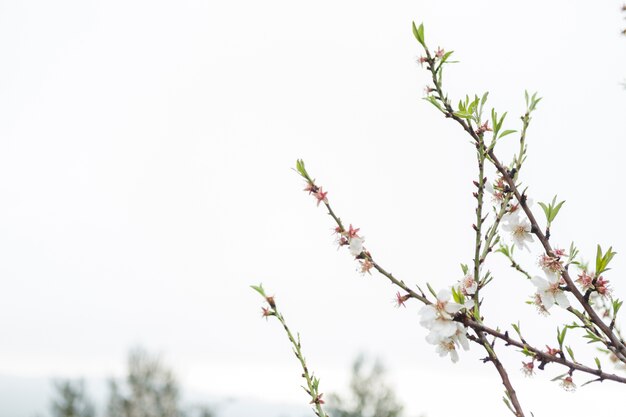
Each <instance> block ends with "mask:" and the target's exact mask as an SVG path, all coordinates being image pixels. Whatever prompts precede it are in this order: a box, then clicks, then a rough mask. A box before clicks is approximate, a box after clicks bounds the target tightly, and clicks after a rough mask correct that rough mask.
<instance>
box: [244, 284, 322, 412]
mask: <svg viewBox="0 0 626 417" xmlns="http://www.w3.org/2000/svg"><path fill="white" fill-rule="evenodd" d="M250 287H251V288H252V289H253V290H255V291H256V292H258V293H259V294H260V295H261V296H262V297H263V298H264V299H265V301H266V302H267V304H268V307H263V308H262V311H263V317H266V318H267V317H276V319H278V321H279V322H280V324H282V325H283V328H284V329H285V332H286V333H287V337H288V338H289V341H290V342H291V344H292V345H293V353H294V354H295V355H296V357H297V358H298V360H299V361H300V366H301V367H302V377H303V378H304V379H305V380H306V384H307V387H302V388H303V389H304V391H305V392H306V393H307V394H309V395H310V396H311V402H310V403H309V404H313V411H314V412H315V414H316V415H317V416H318V417H328V414H326V413H325V412H324V410H323V408H322V404H324V400H323V399H322V396H323V395H324V394H323V393H320V392H319V384H320V380H319V378H317V377H315V375H313V373H309V368H308V367H307V365H306V360H305V359H304V355H303V354H302V345H301V343H300V335H299V334H298V335H297V339H296V338H294V337H293V335H292V333H291V330H289V327H287V323H286V322H285V318H284V317H283V315H282V314H281V313H280V312H279V311H278V307H276V300H275V299H274V297H273V296H267V295H266V294H265V290H264V289H263V285H262V284H259V285H251V286H250Z"/></svg>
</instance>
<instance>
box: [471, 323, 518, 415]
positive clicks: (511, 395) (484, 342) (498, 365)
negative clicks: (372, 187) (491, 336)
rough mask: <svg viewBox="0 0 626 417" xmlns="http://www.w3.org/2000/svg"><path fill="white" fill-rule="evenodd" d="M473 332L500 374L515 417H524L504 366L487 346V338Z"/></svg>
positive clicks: (494, 352) (488, 345)
mask: <svg viewBox="0 0 626 417" xmlns="http://www.w3.org/2000/svg"><path fill="white" fill-rule="evenodd" d="M474 330H475V331H476V334H477V335H478V338H479V340H480V342H481V343H482V345H483V347H484V348H485V350H486V351H487V354H488V355H489V360H490V361H491V363H493V366H495V368H496V370H497V371H498V374H500V379H501V380H502V384H503V385H504V388H505V389H506V392H507V393H508V397H509V399H510V400H511V404H512V405H513V408H514V409H515V415H516V417H524V410H522V406H521V404H520V403H519V400H518V399H517V393H516V392H515V389H514V388H513V384H511V380H510V379H509V374H508V373H507V372H506V369H504V366H503V365H502V362H500V359H498V356H497V355H496V351H495V350H494V349H493V347H492V346H491V345H490V344H489V341H488V340H487V338H486V337H485V334H484V333H483V332H482V331H480V330H476V329H474Z"/></svg>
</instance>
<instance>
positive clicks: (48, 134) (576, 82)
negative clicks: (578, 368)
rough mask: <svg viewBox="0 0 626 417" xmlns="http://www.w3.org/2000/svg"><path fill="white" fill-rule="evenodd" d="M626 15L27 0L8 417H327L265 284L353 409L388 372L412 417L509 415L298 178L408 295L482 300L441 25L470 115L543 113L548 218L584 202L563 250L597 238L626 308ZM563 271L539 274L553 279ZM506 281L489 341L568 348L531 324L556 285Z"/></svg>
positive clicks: (531, 164) (17, 83)
mask: <svg viewBox="0 0 626 417" xmlns="http://www.w3.org/2000/svg"><path fill="white" fill-rule="evenodd" d="M621 8H622V4H621V3H620V2H617V1H607V2H582V1H574V2H572V1H554V2H543V1H537V0H530V1H526V2H523V3H519V2H517V3H513V2H499V1H487V0H477V1H472V2H438V1H411V2H409V1H399V2H392V3H389V2H387V3H384V4H383V3H382V2H368V1H359V2H357V1H343V2H330V1H318V2H315V3H311V2H294V1H266V2H255V1H231V2H214V1H191V0H190V1H186V0H183V1H176V2H173V1H170V2H167V1H108V2H99V1H88V0H80V1H78V0H76V1H57V2H47V1H0V56H1V57H2V65H0V196H1V198H0V201H1V204H0V282H1V283H2V287H1V290H0V335H1V336H0V415H2V416H9V417H34V416H55V417H56V416H60V415H63V414H55V413H62V410H63V409H64V408H63V407H66V408H65V409H67V404H74V405H75V406H76V409H79V410H82V411H81V412H82V413H83V414H82V415H81V417H91V416H92V414H89V413H95V415H96V416H110V417H118V416H127V415H128V414H123V413H124V412H127V413H129V412H130V411H128V410H134V409H135V408H133V407H138V408H137V409H142V410H144V411H145V409H147V408H150V407H152V408H155V409H159V410H161V409H164V410H169V411H164V412H167V413H174V414H163V415H176V414H175V413H179V414H183V413H186V415H189V416H196V415H197V416H203V417H207V416H209V415H211V416H221V417H243V416H251V415H254V416H257V417H259V416H260V417H266V416H267V417H280V416H285V417H286V416H293V417H299V416H305V415H312V414H311V412H310V411H309V407H308V406H307V402H308V400H307V396H306V394H305V393H304V392H302V389H301V388H300V384H301V380H300V370H299V369H298V363H297V362H296V360H295V359H294V358H293V355H292V353H291V351H290V347H289V344H288V341H287V339H286V337H285V336H284V334H283V333H282V329H281V328H280V327H279V325H278V323H276V322H273V321H271V320H270V321H268V322H266V321H265V320H263V319H262V318H261V309H260V307H261V305H262V299H260V298H259V297H258V295H257V294H255V293H254V292H253V291H252V290H250V288H249V285H250V284H258V283H259V282H262V283H263V284H264V286H265V288H266V289H267V291H268V292H269V293H270V294H275V296H276V299H277V301H278V302H279V303H280V306H281V308H282V311H283V313H284V314H285V316H286V319H287V321H288V322H289V323H290V326H291V327H292V328H293V329H294V330H295V331H299V332H301V334H302V343H303V349H304V353H305V355H306V356H307V359H308V362H309V366H310V367H311V368H312V369H314V370H315V372H316V374H317V375H319V376H320V377H321V390H322V391H323V392H325V393H328V394H329V395H330V393H335V394H336V397H335V398H336V399H337V401H335V404H343V407H344V411H345V412H346V413H349V412H355V413H359V411H358V404H359V400H358V398H352V394H354V390H353V389H352V388H351V385H350V384H351V381H355V378H356V381H358V380H359V378H361V379H365V380H367V378H368V376H371V375H372V374H373V375H374V376H376V375H378V376H380V378H381V379H374V382H372V383H371V384H369V386H372V387H378V388H380V387H383V388H388V389H389V390H390V391H391V392H393V394H394V397H393V398H392V400H393V401H391V402H390V403H389V404H388V405H389V410H390V412H393V411H394V410H397V408H398V407H396V406H400V405H402V406H403V411H402V413H403V414H401V415H403V416H405V417H417V416H419V415H427V416H446V415H451V414H452V413H453V412H454V413H458V410H459V408H460V407H464V414H465V415H467V416H500V415H503V414H504V413H506V412H507V411H506V410H505V408H503V407H504V406H503V405H502V402H501V397H502V393H503V387H502V385H501V383H500V382H499V379H498V377H497V375H496V373H495V372H494V370H493V369H492V368H491V367H490V366H488V365H485V364H483V363H482V362H481V361H480V360H479V359H480V358H481V357H482V356H483V354H482V352H480V351H479V350H478V349H473V350H471V351H470V352H463V353H462V354H461V360H460V362H459V363H457V364H452V363H451V362H450V360H449V359H448V358H439V357H438V356H437V355H436V353H435V352H434V349H433V348H432V346H430V345H428V344H427V343H426V342H425V341H424V337H425V335H426V330H425V329H423V328H421V327H420V326H419V323H418V317H417V311H418V308H419V306H417V305H415V304H411V303H408V305H407V308H400V309H396V308H394V307H393V300H394V294H395V292H396V290H395V289H394V288H392V287H391V286H390V285H388V284H387V282H386V281H385V280H383V279H381V278H380V277H379V276H376V275H374V276H371V277H370V276H365V277H363V276H362V275H361V274H360V273H359V272H358V271H357V270H356V268H357V264H356V263H355V262H354V261H353V260H352V259H351V257H350V255H349V254H348V253H347V252H346V251H345V250H340V251H338V250H337V247H336V245H335V243H334V237H333V236H332V228H333V224H332V222H331V219H330V218H329V217H328V216H327V215H325V214H324V212H323V210H322V209H321V208H320V209H317V208H316V207H315V202H314V200H313V199H312V198H311V197H309V196H307V195H306V193H304V192H302V188H303V184H302V181H301V179H300V178H299V177H298V176H297V175H296V174H295V173H294V172H293V171H292V168H293V167H294V166H295V161H296V159H297V158H303V159H304V160H305V161H306V163H307V168H308V169H309V172H310V173H311V175H312V176H313V177H314V178H316V179H317V182H318V183H319V184H320V185H322V186H323V187H324V189H325V190H327V191H329V194H328V198H329V200H330V202H331V204H332V205H333V208H334V209H335V210H336V211H337V213H338V215H339V216H340V217H341V218H342V219H343V220H344V222H346V223H347V224H350V223H351V224H353V225H355V226H356V227H360V228H361V233H362V235H364V236H365V244H366V246H367V247H368V249H369V250H371V252H372V253H373V255H374V256H375V257H376V259H377V260H378V261H379V262H380V263H381V264H382V265H383V266H384V267H385V268H387V269H388V270H390V271H391V272H393V273H394V274H395V275H396V276H398V277H399V278H401V279H403V280H405V281H406V282H411V283H421V284H423V283H425V282H426V281H428V282H430V283H431V285H432V286H433V287H435V288H442V287H444V286H449V285H451V284H453V283H455V282H456V281H457V280H458V279H460V278H461V277H462V272H461V269H460V268H459V263H461V262H463V263H470V261H471V257H472V251H473V249H472V244H473V239H474V234H473V230H472V229H471V224H472V222H473V216H474V214H473V207H472V204H473V202H474V200H473V198H472V196H471V193H472V191H473V188H472V187H473V185H472V179H473V177H474V175H475V174H474V171H475V167H474V165H475V160H474V152H473V149H472V147H471V146H469V145H468V141H467V139H466V137H465V136H464V135H463V132H462V131H461V130H460V129H459V128H458V127H457V126H455V125H454V123H452V122H450V121H449V120H445V119H444V118H443V117H441V116H440V115H439V114H438V113H437V112H436V110H435V109H434V108H432V106H431V105H430V104H428V103H426V102H425V101H423V100H421V98H422V96H423V89H424V87H425V86H426V84H427V83H428V76H427V74H426V71H425V70H424V69H422V68H420V66H419V65H418V64H417V63H416V60H417V58H418V57H419V55H420V53H421V51H420V49H419V48H418V44H417V42H416V41H415V39H414V38H413V36H412V34H411V21H412V20H415V21H417V22H418V23H419V22H421V21H423V22H424V23H425V27H426V40H427V42H428V43H429V44H430V45H431V47H432V48H436V47H437V46H441V47H443V48H444V49H446V50H454V51H455V54H454V57H456V59H457V60H459V61H460V63H459V64H455V65H454V66H451V67H450V68H449V69H448V70H447V73H446V77H447V80H446V81H445V83H446V85H447V89H448V91H449V93H450V96H451V98H452V99H453V102H456V100H457V99H458V98H460V97H461V96H465V94H470V95H473V94H475V93H476V94H479V95H480V94H482V93H483V92H484V91H490V95H489V98H490V101H489V102H488V106H489V107H490V106H494V107H495V108H496V109H497V110H498V112H500V113H501V112H504V111H509V116H508V118H507V127H506V128H507V129H518V128H519V125H520V123H519V116H520V115H521V114H522V112H523V109H524V90H525V89H528V90H529V91H531V92H533V91H538V92H539V95H540V96H542V97H543V100H542V102H541V103H540V105H539V109H538V111H537V112H536V114H535V116H534V120H533V122H532V125H531V128H530V130H529V137H528V146H529V157H528V161H527V164H526V167H525V168H524V171H523V173H522V175H521V180H522V181H523V183H524V184H525V185H526V186H528V187H529V191H528V193H529V195H530V196H531V197H532V198H534V200H535V201H548V200H551V199H552V197H553V196H554V195H555V194H558V196H559V198H560V199H564V200H566V203H565V206H564V207H563V209H562V210H561V212H560V214H559V218H558V219H557V221H556V223H555V224H554V225H553V228H552V235H553V237H552V240H553V242H554V243H555V244H557V245H560V246H562V247H566V248H567V247H569V243H570V242H571V241H575V242H576V244H577V245H578V247H579V248H580V249H581V252H582V256H583V257H584V258H586V259H591V258H592V257H593V256H594V255H595V247H596V244H598V243H599V244H601V245H603V247H608V246H609V245H613V248H614V249H615V250H617V252H618V255H617V257H616V258H615V260H614V261H613V271H611V273H609V274H608V276H607V278H608V279H610V280H611V282H612V285H613V288H614V294H615V295H616V296H618V297H624V294H625V293H626V288H625V286H624V284H623V280H620V279H619V278H620V276H621V275H620V274H623V273H622V272H621V271H624V267H625V266H626V265H624V261H623V259H624V258H623V256H622V253H623V252H624V249H623V248H625V247H626V237H625V236H624V233H623V231H624V230H626V224H625V223H624V216H623V211H624V210H623V205H622V201H623V199H622V198H621V197H622V196H621V193H622V189H623V184H622V178H623V172H622V171H623V169H622V168H623V155H624V151H625V150H626V148H625V146H624V143H625V139H626V118H625V117H624V114H626V112H625V108H626V106H625V105H626V90H625V89H624V86H623V83H624V82H625V80H626V37H624V36H623V35H622V34H621V32H622V30H624V28H625V27H626V21H625V20H624V17H625V13H623V12H622V11H621ZM508 138H510V141H509V142H506V141H503V142H505V143H503V144H502V147H501V149H500V151H499V152H500V155H502V156H503V157H502V158H501V159H505V160H508V158H510V157H511V156H512V155H513V153H514V152H515V142H516V140H515V139H514V138H515V135H510V136H509V137H508ZM490 175H492V173H490ZM492 177H493V175H492ZM536 258H537V253H534V254H527V255H524V256H522V257H521V260H522V261H523V262H524V263H525V265H527V267H528V268H529V269H530V270H531V272H532V273H538V272H539V268H538V267H537V266H536ZM488 267H489V268H490V269H491V270H492V272H493V274H494V276H495V278H496V279H495V280H494V282H493V283H492V284H491V285H490V286H489V287H488V288H487V289H486V290H485V292H484V295H485V300H486V301H485V305H484V312H485V316H486V321H487V323H489V324H491V325H492V326H494V327H496V326H500V327H501V328H508V326H509V324H510V323H512V322H517V321H518V320H519V321H520V322H521V325H522V328H523V329H526V332H527V337H528V338H530V339H532V340H535V341H537V344H538V345H540V346H541V345H543V344H546V343H553V340H554V333H555V328H556V325H557V324H562V323H566V322H568V321H569V320H570V319H569V318H568V317H567V316H566V315H563V314H561V313H562V312H558V311H555V312H554V314H553V315H552V316H551V319H552V320H549V319H544V318H542V317H540V316H538V315H537V314H536V312H535V310H534V308H533V307H532V306H527V305H525V304H524V301H525V300H527V299H528V297H529V296H530V295H531V294H532V293H533V292H534V290H535V289H534V287H533V286H532V285H531V284H530V283H528V282H527V281H526V280H524V279H523V277H521V276H519V275H517V274H516V273H515V272H514V271H512V270H510V269H509V268H508V263H507V262H505V260H504V259H501V258H500V257H498V256H496V255H494V256H493V259H492V260H491V261H490V263H489V264H488ZM525 323H528V324H527V325H526V327H525ZM544 340H545V342H544ZM363 352H365V354H364V355H365V356H359V355H361V354H362V353H363ZM581 355H582V353H581ZM502 356H503V359H504V361H505V363H506V364H507V365H508V366H509V370H510V372H511V374H512V378H513V382H514V384H515V386H516V388H517V390H518V392H519V394H520V398H521V401H522V403H523V404H525V405H526V408H527V409H528V410H531V411H534V412H535V415H547V414H548V413H554V412H557V411H559V410H561V411H562V410H566V411H567V410H569V411H568V412H570V413H575V414H577V415H583V413H591V412H594V413H596V412H597V413H602V412H608V410H612V409H613V407H614V406H615V402H612V401H604V400H600V398H611V396H612V395H616V394H617V393H621V392H622V391H623V389H622V388H621V387H617V386H615V385H610V384H609V383H605V384H603V385H600V384H591V385H589V386H587V387H584V388H581V389H579V392H577V393H576V394H573V395H572V394H571V393H566V392H564V391H563V390H562V389H561V388H560V387H559V386H558V384H557V383H555V382H550V379H551V378H553V377H555V376H557V375H559V374H560V370H559V369H550V367H547V368H546V371H544V372H541V373H539V374H538V375H537V376H535V377H534V378H532V379H529V378H524V377H523V376H522V373H521V372H518V370H519V368H521V360H522V359H523V358H522V357H521V355H520V354H519V353H517V352H514V351H512V350H510V351H505V350H503V352H502ZM359 358H361V359H359ZM376 358H378V361H379V367H378V368H376V366H377V365H376V360H377V359H376ZM359 363H361V364H362V365H358V364H359ZM357 365H358V366H357ZM359 366H360V367H359ZM607 366H608V365H607ZM383 368H384V369H386V372H382V369H383ZM377 369H378V370H380V372H378V371H377ZM359 372H360V373H359ZM377 372H378V373H377ZM355 375H356V376H355ZM359 375H360V376H359ZM378 376H376V378H378ZM151 378H152V379H151ZM577 382H579V385H580V384H581V383H582V382H584V381H577ZM133 384H134V385H133ZM353 385H354V384H353ZM366 385H367V384H366ZM383 391H384V390H383ZM133 393H134V394H133ZM381 396H382V397H384V392H383V393H382V394H381ZM351 398H352V399H351ZM595 398H597V399H598V400H594V399H595ZM157 399H159V400H157ZM342 401H343V402H342ZM564 402H566V404H564ZM54 404H56V406H54ZM142 404H143V405H142ZM476 404H479V405H476ZM55 407H56V408H55ZM116 407H117V408H116ZM124 407H126V408H124ZM142 407H143V408H142ZM159 407H160V408H159ZM394 407H395V408H394ZM60 410H61V411H60ZM116 410H117V411H116ZM120 410H126V411H120ZM355 410H356V411H355ZM155 412H156V411H155ZM84 413H87V414H84ZM115 413H117V414H115ZM120 413H121V414H120ZM203 413H204V414H203ZM132 415H135V414H132ZM155 415H158V414H155ZM346 415H349V414H346ZM353 415H355V416H356V415H357V414H353ZM361 415H363V416H365V415H368V414H366V411H362V412H361ZM389 415H390V416H393V414H389ZM150 416H152V414H150Z"/></svg>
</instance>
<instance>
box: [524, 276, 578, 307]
mask: <svg viewBox="0 0 626 417" xmlns="http://www.w3.org/2000/svg"><path fill="white" fill-rule="evenodd" d="M546 276H547V277H548V279H547V280H546V279H544V278H541V277H538V276H535V277H533V278H532V280H531V281H532V283H533V284H534V285H535V287H537V295H538V296H539V299H540V300H541V304H542V305H543V307H544V308H545V309H546V310H549V309H550V307H552V306H553V305H554V304H558V305H559V306H561V307H563V308H568V307H569V306H570V303H569V300H568V299H567V296H566V295H565V293H564V292H563V290H562V289H561V287H560V283H561V277H560V276H558V275H555V274H546Z"/></svg>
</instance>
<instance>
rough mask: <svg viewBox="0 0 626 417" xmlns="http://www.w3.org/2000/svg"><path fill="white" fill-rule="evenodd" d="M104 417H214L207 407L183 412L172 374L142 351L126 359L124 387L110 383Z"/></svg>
mask: <svg viewBox="0 0 626 417" xmlns="http://www.w3.org/2000/svg"><path fill="white" fill-rule="evenodd" d="M109 387H110V390H111V391H110V394H109V402H108V405H107V412H106V416H107V417H195V416H199V417H214V415H213V413H212V412H211V410H210V409H209V408H207V407H195V408H193V409H189V410H187V411H185V410H184V409H183V408H182V407H181V405H180V390H179V386H178V382H177V381H176V378H175V377H174V374H173V372H172V371H171V370H170V369H168V368H167V367H165V366H164V365H163V364H162V363H161V361H160V360H159V358H157V357H151V356H150V355H148V354H147V353H146V352H145V351H144V350H142V349H134V350H132V351H131V352H130V354H129V356H128V375H127V376H126V384H125V386H121V385H120V384H119V383H118V382H116V381H115V380H111V381H110V385H109Z"/></svg>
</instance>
